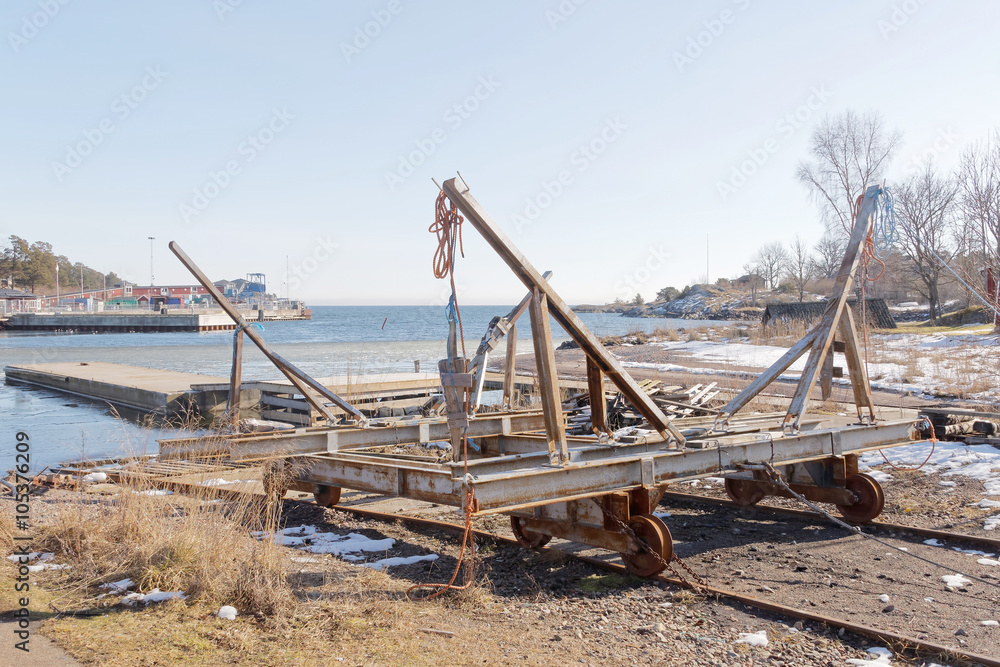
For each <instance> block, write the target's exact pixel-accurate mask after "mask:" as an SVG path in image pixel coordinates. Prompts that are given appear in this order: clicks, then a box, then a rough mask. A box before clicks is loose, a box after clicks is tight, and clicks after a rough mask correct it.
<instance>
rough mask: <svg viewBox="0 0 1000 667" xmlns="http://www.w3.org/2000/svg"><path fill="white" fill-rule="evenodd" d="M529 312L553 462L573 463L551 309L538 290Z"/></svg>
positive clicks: (550, 458)
mask: <svg viewBox="0 0 1000 667" xmlns="http://www.w3.org/2000/svg"><path fill="white" fill-rule="evenodd" d="M529 312H530V313H531V340H532V343H534V347H535V363H536V364H537V366H538V390H539V393H540V394H541V396H542V413H543V414H544V415H545V436H546V440H547V441H548V446H549V462H550V463H551V464H552V465H560V464H564V463H568V462H569V449H568V447H567V445H566V427H565V426H564V425H563V416H562V402H561V401H560V400H559V378H558V376H557V375H556V357H555V351H554V350H553V348H552V331H551V329H550V327H549V307H548V303H547V299H546V298H545V295H544V294H543V293H542V292H541V291H540V290H538V289H537V288H536V289H535V290H534V294H533V296H532V298H531V305H530V306H529Z"/></svg>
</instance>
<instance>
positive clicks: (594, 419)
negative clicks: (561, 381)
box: [587, 357, 608, 433]
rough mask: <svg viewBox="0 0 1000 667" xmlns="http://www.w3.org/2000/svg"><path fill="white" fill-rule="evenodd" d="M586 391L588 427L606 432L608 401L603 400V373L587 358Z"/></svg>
mask: <svg viewBox="0 0 1000 667" xmlns="http://www.w3.org/2000/svg"><path fill="white" fill-rule="evenodd" d="M587 390H588V391H589V393H590V425H591V426H592V427H593V429H594V430H595V431H600V432H602V433H607V432H608V401H607V399H605V398H604V373H602V372H601V369H600V368H598V366H597V364H595V363H594V362H593V361H591V360H590V358H589V357H588V358H587Z"/></svg>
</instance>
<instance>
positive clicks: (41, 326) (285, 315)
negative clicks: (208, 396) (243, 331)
mask: <svg viewBox="0 0 1000 667" xmlns="http://www.w3.org/2000/svg"><path fill="white" fill-rule="evenodd" d="M240 313H241V314H242V315H243V317H245V318H246V319H247V320H250V321H254V322H271V321H274V320H308V319H312V311H310V310H308V309H301V310H241V311H240ZM0 326H2V327H3V328H4V329H7V330H9V331H78V332H87V333H151V332H171V331H233V330H234V329H236V325H235V324H234V323H233V321H232V320H231V319H230V318H229V316H228V315H226V314H225V313H224V312H222V311H221V310H217V309H216V310H210V311H207V312H204V311H202V312H197V311H194V310H191V309H187V310H174V309H171V310H168V311H167V312H166V313H159V312H155V311H139V312H127V311H105V312H99V313H14V314H12V315H10V317H9V318H8V319H7V320H6V321H4V322H2V323H0Z"/></svg>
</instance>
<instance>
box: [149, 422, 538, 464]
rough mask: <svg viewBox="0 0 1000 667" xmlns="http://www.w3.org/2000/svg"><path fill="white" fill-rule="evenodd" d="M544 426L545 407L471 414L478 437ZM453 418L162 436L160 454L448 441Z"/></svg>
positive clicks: (270, 454) (249, 457)
mask: <svg viewBox="0 0 1000 667" xmlns="http://www.w3.org/2000/svg"><path fill="white" fill-rule="evenodd" d="M543 428H545V417H544V415H543V414H542V413H541V412H510V413H491V414H485V415H478V416H475V417H471V418H470V419H469V430H468V435H469V436H471V437H473V438H478V437H483V436H491V435H510V434H515V433H524V432H530V431H537V430H540V429H543ZM450 435H451V434H450V431H449V429H448V422H447V421H446V420H445V419H442V418H438V419H436V420H434V421H423V422H419V423H409V424H407V423H403V424H399V423H397V424H392V425H390V426H384V427H378V426H376V427H372V428H353V427H334V428H311V429H297V430H295V431H293V432H290V433H289V432H284V431H282V432H273V433H261V434H255V435H245V436H237V437H230V438H225V437H219V436H209V437H204V438H177V439H171V440H160V441H158V442H159V445H160V458H163V459H176V458H190V457H198V456H216V455H225V454H228V455H229V457H230V458H231V459H233V460H234V461H253V460H260V459H267V458H278V457H285V456H298V455H303V454H315V453H318V452H335V451H339V450H345V449H358V448H361V447H377V446H380V445H401V444H416V443H427V442H441V441H447V440H448V439H449V438H450Z"/></svg>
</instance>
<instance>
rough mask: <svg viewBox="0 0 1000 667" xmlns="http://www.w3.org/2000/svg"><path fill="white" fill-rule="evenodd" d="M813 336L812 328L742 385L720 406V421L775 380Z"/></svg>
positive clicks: (807, 345)
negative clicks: (764, 368)
mask: <svg viewBox="0 0 1000 667" xmlns="http://www.w3.org/2000/svg"><path fill="white" fill-rule="evenodd" d="M815 337H816V330H815V329H813V330H812V331H810V332H809V333H807V334H806V335H805V336H803V338H802V340H800V341H799V342H798V343H796V344H795V345H792V346H791V347H790V348H789V349H788V351H787V352H785V353H784V354H783V355H781V358H780V359H778V360H777V361H776V362H774V363H773V364H771V367H770V368H768V369H767V370H766V371H764V372H763V373H761V374H760V375H758V376H757V378H756V379H755V380H754V381H753V382H751V383H750V384H748V385H747V386H746V387H744V388H743V390H742V391H740V393H738V394H736V395H735V396H733V398H732V399H731V400H730V401H729V402H728V403H726V405H724V406H723V408H722V416H721V419H722V421H723V422H725V421H728V420H729V418H730V417H731V416H733V415H734V414H736V413H737V412H739V410H740V409H741V408H742V407H743V406H744V405H746V404H747V403H749V402H750V401H751V399H753V397H754V396H756V395H757V394H759V393H760V392H762V391H764V389H766V388H767V386H768V385H769V384H771V383H772V382H774V381H775V380H777V379H778V376H779V375H781V374H782V373H784V372H785V371H786V370H788V367H789V366H791V365H792V364H794V363H795V360H796V359H798V358H799V357H801V356H802V355H803V354H805V352H806V350H807V349H809V346H810V345H811V344H812V341H813V339H814V338H815Z"/></svg>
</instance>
